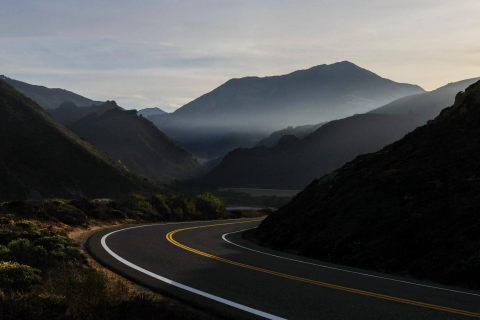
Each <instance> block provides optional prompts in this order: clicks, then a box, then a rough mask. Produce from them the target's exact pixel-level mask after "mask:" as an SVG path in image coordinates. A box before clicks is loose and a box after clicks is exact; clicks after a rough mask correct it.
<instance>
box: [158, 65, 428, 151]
mask: <svg viewBox="0 0 480 320" xmlns="http://www.w3.org/2000/svg"><path fill="white" fill-rule="evenodd" d="M423 92H424V90H423V89H422V88H420V87H419V86H416V85H411V84H404V83H397V82H394V81H391V80H388V79H385V78H382V77H380V76H378V75H376V74H375V73H373V72H370V71H368V70H366V69H363V68H360V67H358V66H356V65H355V64H353V63H350V62H348V61H343V62H339V63H334V64H331V65H325V64H324V65H319V66H316V67H313V68H310V69H307V70H299V71H295V72H292V73H290V74H286V75H281V76H274V77H264V78H259V77H245V78H241V79H231V80H229V81H227V82H226V83H224V84H223V85H221V86H220V87H218V88H216V89H215V90H213V91H211V92H209V93H207V94H204V95H203V96H201V97H199V98H197V99H195V100H194V101H192V102H190V103H187V104H186V105H184V106H183V107H181V108H179V109H178V110H176V111H175V112H173V113H170V114H164V115H160V116H153V117H152V122H153V123H155V124H156V125H157V126H158V127H159V128H160V130H162V131H163V132H165V133H166V134H167V135H168V136H169V137H171V138H172V139H174V140H176V141H180V142H183V143H186V146H187V147H188V146H189V145H190V146H192V147H193V146H195V147H197V148H195V149H194V148H192V149H187V150H188V151H190V152H192V153H196V154H197V155H198V156H201V157H207V158H215V157H217V156H221V155H224V154H225V153H222V152H225V151H226V152H228V151H231V150H233V149H234V148H238V147H247V146H248V147H250V146H253V145H254V144H251V145H248V143H249V141H247V140H248V139H250V137H248V138H246V140H242V139H241V134H242V133H249V134H253V133H257V134H258V136H260V137H261V138H263V137H264V136H266V135H267V134H268V133H271V132H273V131H276V130H280V129H282V128H285V127H287V126H299V125H304V124H308V123H321V122H325V121H329V120H333V119H340V118H344V117H348V116H351V115H352V114H355V113H363V112H367V111H369V110H372V109H373V108H376V107H380V106H382V105H384V104H386V103H388V102H391V101H393V100H395V99H398V98H401V97H404V96H408V95H411V94H416V93H423ZM226 134H228V135H230V136H231V137H232V138H231V139H236V141H235V142H230V143H229V141H226V139H225V135H226ZM261 138H260V139H261ZM260 139H258V140H260ZM258 140H257V141H256V142H258ZM217 145H218V146H217ZM225 145H228V149H227V150H225V148H224V146H225ZM198 146H201V148H198Z"/></svg>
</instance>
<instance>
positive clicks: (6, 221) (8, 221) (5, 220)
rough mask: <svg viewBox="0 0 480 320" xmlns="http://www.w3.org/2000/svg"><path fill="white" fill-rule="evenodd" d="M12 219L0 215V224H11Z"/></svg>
mask: <svg viewBox="0 0 480 320" xmlns="http://www.w3.org/2000/svg"><path fill="white" fill-rule="evenodd" d="M13 223H14V222H13V220H12V219H10V218H9V217H1V218H0V224H3V225H13Z"/></svg>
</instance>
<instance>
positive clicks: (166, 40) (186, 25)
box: [0, 0, 480, 112]
mask: <svg viewBox="0 0 480 320" xmlns="http://www.w3.org/2000/svg"><path fill="white" fill-rule="evenodd" d="M479 13H480V1H478V0H463V1H453V0H449V1H444V0H423V1H422V0H414V1H413V0H401V1H396V0H388V1H387V0H344V1H342V0H335V1H333V0H332V1H330V0H315V1H300V0H295V1H282V0H266V1H261V0H254V1H249V0H245V1H241V0H237V1H228V0H218V1H217V0H202V1H189V0H165V1H161V0H135V1H131V0H128V1H127V0H115V1H105V0H82V1H78V0H31V1H27V0H1V5H0V74H4V75H6V76H8V77H10V78H14V79H18V80H22V81H25V82H29V83H33V84H41V85H45V86H48V87H60V88H65V89H68V90H70V91H73V92H76V93H79V94H81V95H84V96H86V97H88V98H91V99H94V100H107V99H108V100H116V101H117V102H118V104H119V105H121V106H123V107H126V108H138V109H141V108H145V107H160V108H162V109H164V110H166V111H169V112H170V111H173V110H175V109H176V108H177V107H180V106H182V105H183V104H185V103H187V102H189V101H191V100H193V99H195V98H197V97H198V96H200V95H202V94H204V93H206V92H208V91H211V90H212V89H214V88H216V87H218V86H219V85H221V84H222V83H224V82H225V81H227V80H228V79H230V78H238V77H244V76H271V75H279V74H285V73H289V72H292V71H294V70H298V69H307V68H309V67H312V66H315V65H319V64H324V63H326V64H330V63H333V62H338V61H343V60H348V61H351V62H353V63H355V64H357V65H359V66H361V67H363V68H366V69H368V70H370V71H373V72H375V73H377V74H379V75H380V76H382V77H385V78H389V79H391V80H394V81H398V82H407V83H412V84H418V85H420V86H422V87H423V88H424V89H426V90H432V89H435V88H437V87H439V86H442V85H444V84H446V83H448V82H454V81H458V80H462V79H467V78H473V77H479V76H480V19H479Z"/></svg>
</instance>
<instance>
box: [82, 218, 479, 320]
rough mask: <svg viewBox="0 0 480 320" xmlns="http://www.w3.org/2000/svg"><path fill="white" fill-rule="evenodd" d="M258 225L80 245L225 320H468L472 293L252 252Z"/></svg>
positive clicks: (112, 235) (110, 236)
mask: <svg viewBox="0 0 480 320" xmlns="http://www.w3.org/2000/svg"><path fill="white" fill-rule="evenodd" d="M259 223H260V221H259V220H258V219H240V220H223V221H207V222H186V223H173V224H150V225H139V226H130V227H128V226H123V227H118V228H115V229H107V230H102V231H100V232H98V233H96V234H94V235H93V236H92V237H91V238H90V239H89V240H88V243H87V246H88V249H89V251H90V252H91V253H92V255H93V256H94V257H95V258H96V259H97V260H99V261H100V262H101V263H102V264H104V265H106V266H107V267H109V268H110V269H112V270H114V271H116V272H118V273H120V274H122V275H124V276H126V277H129V278H131V279H133V280H135V281H136V282H138V283H140V284H142V285H144V286H147V287H149V288H152V289H154V290H156V291H158V292H161V293H163V294H166V295H169V296H171V297H174V298H176V299H179V300H182V301H185V302H187V303H189V304H191V305H194V306H197V307H200V308H202V309H205V310H207V311H210V312H212V313H214V314H217V315H219V316H222V317H225V318H228V319H302V320H303V319H326V320H330V319H349V320H350V319H368V320H372V319H382V320H385V319H402V320H403V319H436V320H437V319H438V320H441V319H472V318H480V292H477V291H471V290H466V289H459V288H453V287H448V286H442V285H437V284H433V283H429V282H422V281H415V280H411V279H406V278H401V277H395V276H390V275H385V274H381V273H375V272H368V271H365V270H360V269H355V268H349V267H344V266H338V265H334V264H329V263H325V262H320V261H317V260H312V259H307V258H302V257H298V256H296V255H291V254H286V253H281V252H278V251H274V250H270V249H266V248H263V247H260V246H257V245H255V244H253V243H251V242H249V241H247V240H245V239H244V238H243V237H242V232H243V231H242V230H245V229H250V228H254V227H256V226H257V225H258V224H259Z"/></svg>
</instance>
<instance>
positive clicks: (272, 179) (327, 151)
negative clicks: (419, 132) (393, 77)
mask: <svg viewBox="0 0 480 320" xmlns="http://www.w3.org/2000/svg"><path fill="white" fill-rule="evenodd" d="M414 128H415V123H414V122H413V120H412V119H411V118H409V117H408V116H405V115H383V114H361V115H356V116H352V117H349V118H345V119H342V120H336V121H331V122H329V123H327V124H325V125H323V126H322V127H320V128H319V129H317V130H316V131H315V132H313V133H312V134H310V135H309V136H307V137H305V138H304V139H298V138H297V137H295V136H293V135H286V136H283V137H282V138H280V140H279V141H278V145H277V146H275V147H273V148H267V147H265V146H260V147H255V148H252V149H236V150H234V151H232V152H230V153H229V154H228V155H226V156H225V157H224V158H223V160H222V162H221V163H220V164H219V165H218V166H216V167H215V168H214V169H213V170H212V171H211V172H210V173H209V174H207V176H206V178H205V181H208V182H209V183H214V184H216V185H218V186H221V187H236V188H240V187H241V188H261V189H287V190H299V189H302V188H304V187H305V186H306V185H308V184H309V183H310V182H311V181H312V180H313V179H316V178H318V177H321V176H322V175H324V174H325V173H328V172H330V171H332V170H335V169H337V168H339V167H340V166H341V165H343V164H344V163H345V162H347V161H351V160H353V159H354V158H355V157H356V156H358V155H359V154H362V153H366V152H372V151H375V150H378V149H380V148H382V147H384V146H386V145H387V144H389V143H392V142H393V141H396V140H398V139H400V138H402V137H403V136H404V135H405V134H406V133H408V132H409V131H411V130H413V129H414Z"/></svg>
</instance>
